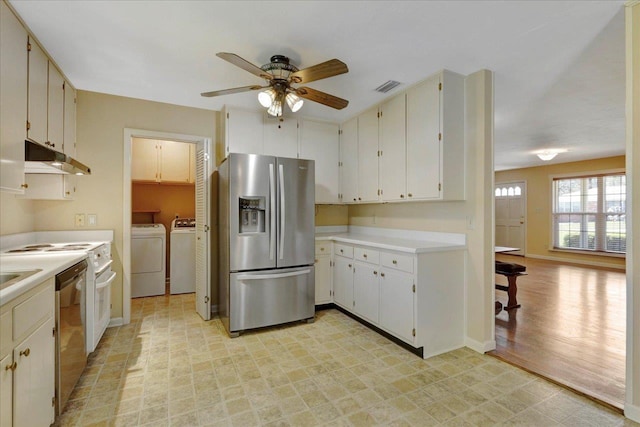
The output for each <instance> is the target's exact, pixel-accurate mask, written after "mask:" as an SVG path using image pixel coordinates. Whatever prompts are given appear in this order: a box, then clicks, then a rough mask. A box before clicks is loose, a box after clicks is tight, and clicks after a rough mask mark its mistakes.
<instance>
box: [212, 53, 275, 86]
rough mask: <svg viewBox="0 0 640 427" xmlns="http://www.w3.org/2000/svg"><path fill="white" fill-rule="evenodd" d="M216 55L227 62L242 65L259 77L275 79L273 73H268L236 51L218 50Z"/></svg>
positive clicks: (237, 65)
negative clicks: (241, 56)
mask: <svg viewBox="0 0 640 427" xmlns="http://www.w3.org/2000/svg"><path fill="white" fill-rule="evenodd" d="M216 56H217V57H218V58H222V59H224V60H225V61H227V62H230V63H232V64H233V65H235V66H236V67H240V68H242V69H243V70H245V71H248V72H250V73H251V74H255V75H256V76H258V77H261V78H263V79H267V80H271V79H273V76H272V75H271V74H269V73H267V72H266V71H264V70H263V69H262V68H260V67H258V66H256V65H253V64H252V63H251V62H249V61H247V60H246V59H242V58H240V57H239V56H238V55H236V54H235V53H228V52H218V53H216Z"/></svg>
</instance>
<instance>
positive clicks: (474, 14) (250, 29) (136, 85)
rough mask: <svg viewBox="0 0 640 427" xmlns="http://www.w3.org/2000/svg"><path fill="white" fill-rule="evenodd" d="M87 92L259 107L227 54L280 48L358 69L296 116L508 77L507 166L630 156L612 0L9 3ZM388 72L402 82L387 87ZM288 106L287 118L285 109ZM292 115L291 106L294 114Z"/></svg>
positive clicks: (348, 111)
mask: <svg viewBox="0 0 640 427" xmlns="http://www.w3.org/2000/svg"><path fill="white" fill-rule="evenodd" d="M10 4H11V6H12V7H13V8H14V10H16V11H17V13H18V14H19V15H20V16H21V18H22V19H23V20H24V22H25V23H26V24H27V26H28V27H29V28H30V30H31V31H32V33H33V34H34V35H35V37H36V38H37V39H38V40H40V41H41V42H42V44H43V47H44V49H45V50H46V51H47V52H48V53H49V54H50V55H51V56H52V57H53V58H54V60H55V61H56V63H57V64H58V66H59V67H60V68H61V70H62V72H63V73H64V74H65V75H66V77H67V78H68V79H69V80H70V81H71V83H72V84H73V85H74V86H75V87H76V88H77V89H80V90H88V91H95V92H103V93H109V94H114V95H121V96H128V97H133V98H141V99H147V100H153V101H159V102H167V103H172V104H178V105H185V106H191V107H199V108H205V109H211V110H220V109H221V108H222V106H223V105H225V104H227V105H232V106H236V107H243V108H252V109H256V108H258V107H259V105H258V102H257V96H256V93H255V92H248V93H242V94H234V95H226V96H222V97H217V98H203V97H201V96H200V93H201V92H205V91H212V90H219V89H227V88H231V87H238V86H247V85H253V84H261V83H262V82H263V81H261V80H260V79H259V78H258V77H256V76H253V75H252V74H249V73H247V72H245V71H242V70H241V69H239V68H237V67H235V66H233V65H231V64H229V63H228V62H226V61H223V60H222V59H220V58H217V57H216V56H215V54H216V53H217V52H233V53H236V54H238V55H239V56H241V57H243V58H244V59H246V60H248V61H250V62H252V63H254V64H256V65H258V66H260V65H262V64H264V63H267V62H269V58H270V57H271V56H272V55H274V54H283V55H286V56H288V57H290V58H291V61H292V63H294V64H296V65H297V66H298V67H299V68H306V67H308V66H311V65H315V64H317V63H320V62H324V61H326V60H328V59H331V58H338V59H340V60H342V61H343V62H345V63H346V64H347V65H348V66H349V73H347V74H343V75H340V76H336V77H332V78H329V79H326V80H320V81H316V82H313V83H310V84H309V87H313V88H315V89H318V90H322V91H326V92H328V93H330V94H333V95H337V96H339V97H342V98H345V99H348V100H349V106H348V107H347V108H345V109H343V110H341V111H337V110H333V109H331V108H328V107H325V106H322V105H319V104H314V103H313V102H309V101H308V102H306V103H305V105H304V107H303V108H302V110H301V111H300V112H299V113H297V114H298V115H302V116H304V117H315V118H321V119H326V120H331V121H339V122H342V121H345V120H346V119H348V118H350V117H353V116H356V115H357V114H359V113H360V112H362V111H364V110H366V109H367V108H369V107H371V106H374V105H376V104H378V103H379V102H381V101H382V100H384V99H385V98H387V97H391V96H393V95H394V94H395V93H398V92H400V91H402V90H404V89H406V88H407V87H408V86H410V85H412V84H414V83H416V82H418V81H420V80H423V79H424V78H425V77H427V76H429V75H430V74H433V73H435V72H437V71H438V70H440V69H442V68H446V69H449V70H452V71H455V72H458V73H461V74H465V75H466V74H470V73H473V72H475V71H477V70H479V69H489V70H492V71H494V72H495V168H496V170H505V169H514V168H521V167H527V166H536V165H541V164H543V162H542V161H541V160H539V159H538V158H537V157H536V156H535V155H534V154H533V152H534V151H536V150H543V149H548V148H560V149H566V150H568V151H567V152H566V153H562V154H559V155H558V156H557V157H556V158H555V159H554V160H552V161H551V162H549V163H563V162H567V161H575V160H584V159H592V158H598V157H607V156H614V155H621V154H624V150H625V142H624V141H625V139H624V133H625V124H624V119H625V118H624V97H625V86H624V85H625V77H624V65H625V64H624V11H623V5H624V1H623V0H613V1H591V2H581V1H575V2H572V1H509V2H504V1H495V2H494V1H469V2H467V1H433V2H426V1H410V2H400V1H375V2H364V1H310V0H308V1H282V2H278V1H255V2H253V1H216V2H213V1H28V0H20V1H16V0H10ZM387 80H397V81H399V82H401V83H402V85H401V86H399V87H398V88H396V89H394V90H393V91H391V92H389V93H387V94H380V93H378V92H375V91H374V89H375V88H376V87H378V86H379V85H381V84H382V83H384V82H386V81H387ZM285 114H286V113H285ZM289 114H291V113H289Z"/></svg>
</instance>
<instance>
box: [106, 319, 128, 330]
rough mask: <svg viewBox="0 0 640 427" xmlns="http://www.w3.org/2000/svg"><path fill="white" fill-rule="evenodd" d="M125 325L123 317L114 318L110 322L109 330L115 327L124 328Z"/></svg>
mask: <svg viewBox="0 0 640 427" xmlns="http://www.w3.org/2000/svg"><path fill="white" fill-rule="evenodd" d="M122 325H124V319H123V318H122V317H112V318H111V320H109V325H108V326H107V328H113V327H114V326H122Z"/></svg>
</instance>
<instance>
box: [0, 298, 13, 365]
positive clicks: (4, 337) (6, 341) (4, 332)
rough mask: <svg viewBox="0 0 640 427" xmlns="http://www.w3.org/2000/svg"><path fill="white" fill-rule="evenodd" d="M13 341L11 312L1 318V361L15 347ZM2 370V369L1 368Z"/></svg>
mask: <svg viewBox="0 0 640 427" xmlns="http://www.w3.org/2000/svg"><path fill="white" fill-rule="evenodd" d="M12 343H13V341H12V339H11V310H9V311H7V312H6V313H3V314H2V316H0V359H2V358H3V357H4V355H5V354H7V353H9V352H10V351H11V350H12V349H13V346H12V345H11V344H12ZM0 368H1V367H0Z"/></svg>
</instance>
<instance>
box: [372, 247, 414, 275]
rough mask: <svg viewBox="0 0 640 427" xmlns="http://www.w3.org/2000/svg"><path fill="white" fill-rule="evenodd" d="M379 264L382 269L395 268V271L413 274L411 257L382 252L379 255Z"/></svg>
mask: <svg viewBox="0 0 640 427" xmlns="http://www.w3.org/2000/svg"><path fill="white" fill-rule="evenodd" d="M380 264H382V266H383V267H389V268H395V269H396V270H402V271H406V272H407V273H413V257H411V256H406V255H398V254H390V253H387V252H382V253H381V254H380Z"/></svg>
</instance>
